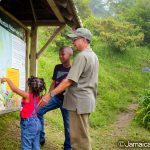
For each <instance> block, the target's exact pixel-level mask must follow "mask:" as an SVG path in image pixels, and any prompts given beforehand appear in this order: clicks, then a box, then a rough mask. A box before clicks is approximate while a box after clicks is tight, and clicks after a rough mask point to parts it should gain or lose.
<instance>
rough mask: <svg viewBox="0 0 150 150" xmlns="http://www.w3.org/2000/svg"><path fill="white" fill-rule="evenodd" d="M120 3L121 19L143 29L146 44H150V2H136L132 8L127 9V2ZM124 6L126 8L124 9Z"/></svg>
mask: <svg viewBox="0 0 150 150" xmlns="http://www.w3.org/2000/svg"><path fill="white" fill-rule="evenodd" d="M123 1H124V3H120V7H118V10H120V11H119V12H118V13H119V14H120V17H121V18H124V20H126V21H128V22H131V23H133V24H136V25H138V26H139V27H141V29H142V32H143V33H144V42H145V43H147V44H149V41H150V1H149V0H136V1H134V5H133V4H132V5H131V6H132V7H126V6H125V5H123V4H125V3H126V0H123ZM123 6H124V7H123Z"/></svg>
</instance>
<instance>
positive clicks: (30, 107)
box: [0, 76, 46, 150]
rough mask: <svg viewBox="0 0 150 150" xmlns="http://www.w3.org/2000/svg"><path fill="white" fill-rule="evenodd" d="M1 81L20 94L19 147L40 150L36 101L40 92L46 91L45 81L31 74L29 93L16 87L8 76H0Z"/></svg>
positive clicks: (39, 97)
mask: <svg viewBox="0 0 150 150" xmlns="http://www.w3.org/2000/svg"><path fill="white" fill-rule="evenodd" d="M0 80H1V83H4V82H7V83H8V84H9V86H10V88H11V90H12V91H13V92H15V93H17V94H18V95H20V96H22V107H21V110H20V116H21V121H20V126H21V149H22V150H31V149H32V150H40V130H41V123H40V121H39V119H38V117H37V109H38V103H39V101H40V99H41V95H40V94H41V92H43V90H45V91H46V88H45V82H44V80H43V79H42V78H37V77H34V76H31V77H30V78H29V79H28V86H29V93H27V92H25V91H22V90H20V89H19V88H17V87H16V86H15V85H14V84H13V82H12V81H11V80H10V79H9V78H0Z"/></svg>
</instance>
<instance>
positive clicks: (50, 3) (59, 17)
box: [47, 0, 65, 23]
mask: <svg viewBox="0 0 150 150" xmlns="http://www.w3.org/2000/svg"><path fill="white" fill-rule="evenodd" d="M47 2H48V4H49V6H50V7H51V9H52V10H53V12H54V14H55V15H56V17H57V18H58V20H59V21H60V22H62V23H64V22H65V19H64V18H63V16H62V14H61V12H60V11H59V9H58V7H57V5H56V4H55V2H54V0H47Z"/></svg>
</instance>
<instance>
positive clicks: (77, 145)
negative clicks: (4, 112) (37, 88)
mask: <svg viewBox="0 0 150 150" xmlns="http://www.w3.org/2000/svg"><path fill="white" fill-rule="evenodd" d="M91 36H92V34H91V32H90V31H89V30H88V29H85V28H78V29H77V30H76V31H75V32H74V33H72V34H68V37H69V38H71V39H72V41H73V44H74V46H75V47H76V49H77V50H78V51H79V53H78V54H77V55H76V57H75V58H74V62H73V65H72V67H71V69H70V71H69V73H68V76H67V78H66V79H64V80H63V81H62V83H61V84H60V85H59V86H58V87H56V88H55V89H54V90H52V91H51V92H50V93H48V94H46V95H45V96H44V97H43V98H42V101H41V103H40V105H44V104H46V103H47V102H48V101H49V100H50V99H51V97H53V96H55V95H57V94H58V93H60V92H62V91H64V90H66V94H65V97H64V103H63V106H64V107H65V108H66V109H68V110H69V113H70V138H71V145H72V149H73V150H91V149H92V148H91V144H90V137H89V133H88V126H89V115H90V113H91V112H93V111H94V109H95V101H96V95H97V85H98V67H99V61H98V58H97V56H96V54H95V53H94V52H93V51H92V49H91V47H90V41H91Z"/></svg>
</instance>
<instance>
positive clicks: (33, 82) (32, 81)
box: [27, 76, 46, 96]
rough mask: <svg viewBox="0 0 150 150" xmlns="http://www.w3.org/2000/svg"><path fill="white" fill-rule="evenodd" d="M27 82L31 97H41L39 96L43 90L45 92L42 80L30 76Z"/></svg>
mask: <svg viewBox="0 0 150 150" xmlns="http://www.w3.org/2000/svg"><path fill="white" fill-rule="evenodd" d="M27 82H28V86H29V88H30V91H31V92H32V94H33V96H41V95H40V94H41V92H43V91H44V90H45V92H46V85H45V82H44V79H43V78H37V77H34V76H31V77H30V78H28V81H27Z"/></svg>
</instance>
